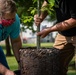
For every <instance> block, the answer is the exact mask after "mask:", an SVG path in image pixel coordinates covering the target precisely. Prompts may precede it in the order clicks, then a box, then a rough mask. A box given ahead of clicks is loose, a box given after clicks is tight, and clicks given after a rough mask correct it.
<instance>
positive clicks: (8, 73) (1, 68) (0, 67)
mask: <svg viewBox="0 0 76 75" xmlns="http://www.w3.org/2000/svg"><path fill="white" fill-rule="evenodd" d="M0 74H2V75H15V73H14V72H13V71H11V70H9V69H7V68H6V67H5V66H3V65H2V64H1V63H0Z"/></svg>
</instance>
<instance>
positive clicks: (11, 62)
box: [3, 43, 76, 75]
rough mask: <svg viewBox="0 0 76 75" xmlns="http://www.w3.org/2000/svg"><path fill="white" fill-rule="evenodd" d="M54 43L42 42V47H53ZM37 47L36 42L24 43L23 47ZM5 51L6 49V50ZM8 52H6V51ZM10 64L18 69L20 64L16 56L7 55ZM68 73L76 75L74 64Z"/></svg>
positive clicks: (13, 68)
mask: <svg viewBox="0 0 76 75" xmlns="http://www.w3.org/2000/svg"><path fill="white" fill-rule="evenodd" d="M52 45H53V43H41V47H48V48H49V47H52ZM34 46H35V47H36V44H23V47H34ZM3 48H4V49H5V46H3ZM4 52H5V50H4ZM5 53H6V52H5ZM6 58H7V61H8V64H9V66H10V69H11V70H13V71H14V70H17V69H18V65H17V62H16V59H15V57H14V56H11V57H6ZM71 63H74V58H73V59H72V61H71ZM68 75H76V70H75V68H73V67H72V66H71V67H70V66H69V71H68Z"/></svg>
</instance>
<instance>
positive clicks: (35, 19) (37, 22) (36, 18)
mask: <svg viewBox="0 0 76 75" xmlns="http://www.w3.org/2000/svg"><path fill="white" fill-rule="evenodd" d="M34 22H35V24H36V26H39V25H40V23H41V22H42V19H41V18H40V17H38V15H35V16H34Z"/></svg>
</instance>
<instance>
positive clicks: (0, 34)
mask: <svg viewBox="0 0 76 75" xmlns="http://www.w3.org/2000/svg"><path fill="white" fill-rule="evenodd" d="M19 33H20V19H19V17H18V15H17V14H16V16H15V22H14V23H13V24H12V25H10V26H8V27H3V26H2V25H1V24H0V41H2V40H5V39H6V38H7V37H8V36H10V38H12V39H15V38H17V37H18V36H19Z"/></svg>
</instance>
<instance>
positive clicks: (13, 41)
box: [11, 36, 22, 63]
mask: <svg viewBox="0 0 76 75" xmlns="http://www.w3.org/2000/svg"><path fill="white" fill-rule="evenodd" d="M11 44H12V49H13V52H14V55H15V57H16V59H17V62H18V63H19V61H20V58H19V49H20V48H21V47H22V42H21V38H20V36H19V37H18V38H16V39H11Z"/></svg>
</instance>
